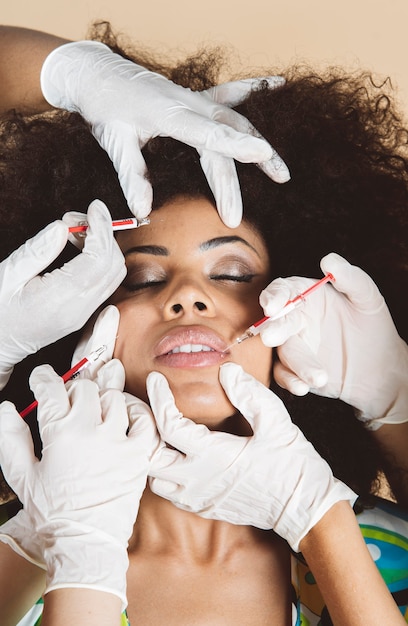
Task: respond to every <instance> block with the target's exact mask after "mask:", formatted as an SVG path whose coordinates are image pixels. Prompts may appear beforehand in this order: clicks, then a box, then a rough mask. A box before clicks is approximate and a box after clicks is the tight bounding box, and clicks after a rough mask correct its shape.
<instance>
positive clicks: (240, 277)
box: [210, 274, 255, 283]
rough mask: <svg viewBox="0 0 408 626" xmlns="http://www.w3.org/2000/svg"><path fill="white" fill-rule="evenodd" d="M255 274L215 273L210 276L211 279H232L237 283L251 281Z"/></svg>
mask: <svg viewBox="0 0 408 626" xmlns="http://www.w3.org/2000/svg"><path fill="white" fill-rule="evenodd" d="M254 277H255V274H237V275H235V274H214V275H212V276H210V278H211V280H219V281H232V282H236V283H250V282H251V281H252V279H253V278H254Z"/></svg>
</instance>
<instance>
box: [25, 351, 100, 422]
mask: <svg viewBox="0 0 408 626" xmlns="http://www.w3.org/2000/svg"><path fill="white" fill-rule="evenodd" d="M106 348H107V346H106V345H103V346H101V347H100V348H98V349H97V350H93V352H91V353H90V354H88V356H84V357H83V358H82V359H81V360H80V361H78V363H76V364H75V365H74V366H73V367H71V369H69V370H68V371H67V372H65V374H63V375H62V376H61V378H62V380H63V381H64V383H66V382H68V381H69V380H70V379H71V378H73V377H74V376H75V375H76V374H78V373H79V372H80V371H81V370H83V369H85V368H86V367H88V365H90V364H91V363H94V362H95V361H97V360H98V359H99V357H100V356H101V355H102V354H103V353H104V352H105V350H106ZM37 405H38V402H37V400H34V402H32V403H31V404H29V405H28V406H27V407H26V408H25V409H23V410H22V411H21V412H20V417H23V418H25V417H27V415H29V414H30V413H32V411H34V409H35V408H36V407H37Z"/></svg>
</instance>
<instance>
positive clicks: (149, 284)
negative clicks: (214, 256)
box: [123, 274, 255, 292]
mask: <svg viewBox="0 0 408 626" xmlns="http://www.w3.org/2000/svg"><path fill="white" fill-rule="evenodd" d="M254 276H255V274H242V275H231V274H213V275H210V279H211V280H217V281H220V282H222V281H230V282H235V283H250V282H251V281H252V279H253V278H254ZM165 282H166V281H165V280H150V281H146V282H143V283H133V284H129V283H128V284H126V283H124V284H123V286H124V287H125V289H126V290H127V291H131V292H136V291H141V290H142V289H149V288H154V287H159V286H160V285H163V284H165Z"/></svg>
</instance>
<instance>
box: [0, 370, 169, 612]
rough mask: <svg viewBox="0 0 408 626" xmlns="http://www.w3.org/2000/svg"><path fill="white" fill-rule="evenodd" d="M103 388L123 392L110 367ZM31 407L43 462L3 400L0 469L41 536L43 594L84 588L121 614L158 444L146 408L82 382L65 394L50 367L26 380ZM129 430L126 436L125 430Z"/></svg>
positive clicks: (118, 372)
mask: <svg viewBox="0 0 408 626" xmlns="http://www.w3.org/2000/svg"><path fill="white" fill-rule="evenodd" d="M104 369H105V375H106V377H107V379H108V380H110V379H113V381H114V383H113V384H114V385H115V386H117V385H118V381H122V384H124V378H125V377H124V371H123V367H122V365H121V363H120V362H119V361H117V360H113V361H110V362H109V363H108V364H107V366H105V368H104ZM30 384H31V388H32V390H33V392H34V395H35V397H36V398H37V400H38V403H39V410H38V421H39V428H40V434H41V439H42V442H43V451H42V459H41V461H39V460H38V459H37V458H36V457H35V456H34V450H33V442H32V439H31V434H30V431H29V429H28V426H27V425H26V424H25V423H24V421H23V420H22V419H21V418H20V416H19V414H18V413H17V411H16V410H15V408H14V406H13V405H12V404H11V403H10V402H3V404H2V405H1V407H0V464H1V466H2V469H3V472H4V475H5V478H6V480H7V482H8V483H9V484H10V485H11V487H12V488H13V489H14V491H15V492H16V493H17V495H18V496H19V498H20V500H21V502H22V503H23V506H24V511H25V513H26V515H27V516H28V519H29V520H30V525H31V528H32V529H34V532H35V533H36V534H37V536H38V537H39V542H40V545H41V548H42V551H43V555H44V561H45V564H46V569H47V586H46V593H47V592H49V591H51V590H53V589H59V588H64V587H85V588H91V589H97V590H101V591H108V592H110V593H113V594H115V595H117V596H119V597H120V598H121V600H122V603H123V607H125V606H126V603H127V602H126V570H127V567H128V555H127V544H128V540H129V537H130V536H131V533H132V530H133V524H134V522H135V519H136V516H137V512H138V508H139V501H140V497H141V495H142V492H143V490H144V488H145V485H146V476H147V472H148V468H149V463H150V458H151V455H152V454H153V452H154V450H155V448H156V447H157V443H158V439H157V432H156V428H155V425H154V420H153V418H152V414H151V412H150V410H149V408H148V407H147V405H146V404H145V403H144V402H142V401H141V400H138V399H137V398H134V397H132V396H130V395H129V394H125V393H122V392H121V391H120V390H119V389H117V388H110V389H108V388H106V387H105V389H104V390H103V391H101V392H99V389H98V387H97V385H96V384H95V383H93V382H91V381H90V380H76V381H73V382H71V383H69V384H68V385H67V387H68V389H67V388H66V387H65V385H64V383H63V381H62V379H61V378H60V377H59V376H57V374H55V372H54V371H53V369H52V368H51V367H50V366H47V365H43V366H40V367H38V368H36V369H35V370H34V371H33V373H32V375H31V378H30ZM128 427H129V432H128V433H127V434H126V431H127V429H128Z"/></svg>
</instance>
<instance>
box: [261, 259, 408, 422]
mask: <svg viewBox="0 0 408 626" xmlns="http://www.w3.org/2000/svg"><path fill="white" fill-rule="evenodd" d="M321 268H322V270H323V272H324V273H325V274H327V273H328V272H331V273H332V274H333V276H334V278H335V281H334V282H332V284H331V285H325V286H324V287H323V288H321V289H319V290H318V291H316V292H315V293H313V294H311V295H310V296H309V298H308V299H306V301H305V302H304V304H303V305H302V306H301V307H299V308H298V309H296V310H295V311H293V312H291V313H290V314H289V315H287V316H286V317H285V318H281V319H280V320H277V321H275V322H268V323H267V324H265V327H264V329H263V330H262V331H261V337H262V340H263V342H264V343H265V344H266V345H269V346H279V348H278V350H277V353H278V356H279V361H278V362H277V363H276V365H275V368H274V378H275V380H276V381H277V382H278V384H279V385H281V386H282V387H285V388H286V389H288V390H289V391H291V392H292V393H294V394H296V395H303V394H304V393H307V392H308V391H312V392H313V393H316V394H318V395H322V396H326V397H329V398H340V399H341V400H343V401H344V402H346V403H347V404H350V405H351V406H353V407H354V408H355V409H356V415H357V417H358V418H359V419H360V420H361V421H363V422H364V423H365V425H366V427H367V428H369V429H372V430H376V429H377V428H379V427H380V426H381V425H382V424H399V423H402V422H406V421H408V346H407V344H406V343H405V342H404V341H403V340H402V339H401V337H400V336H399V335H398V333H397V330H396V328H395V326H394V322H393V320H392V318H391V315H390V312H389V310H388V307H387V305H386V303H385V301H384V298H383V297H382V295H381V294H380V292H379V290H378V288H377V287H376V285H375V283H374V282H373V281H372V280H371V278H370V277H369V276H368V275H367V274H366V273H365V272H363V270H361V269H360V268H358V267H356V266H353V265H350V264H349V263H348V262H347V261H346V260H345V259H343V258H342V257H341V256H339V255H338V254H335V253H331V254H328V255H327V256H325V257H324V258H323V259H322V261H321ZM312 282H313V281H311V280H310V279H307V278H288V279H277V280H275V281H273V282H272V283H271V284H270V285H269V286H268V287H267V288H266V289H265V290H264V291H263V292H262V294H261V296H260V303H261V306H262V307H263V308H264V311H265V315H269V316H273V315H274V314H275V313H277V312H278V310H279V309H280V308H281V307H282V306H283V305H284V304H285V302H286V301H287V300H288V299H289V298H293V297H294V296H295V295H296V294H297V293H299V292H301V291H303V290H304V289H305V288H306V287H308V286H309V285H310V284H311V283H312Z"/></svg>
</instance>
